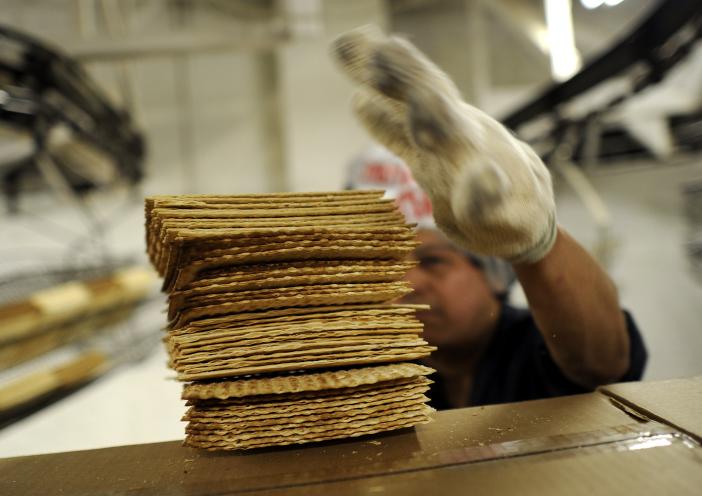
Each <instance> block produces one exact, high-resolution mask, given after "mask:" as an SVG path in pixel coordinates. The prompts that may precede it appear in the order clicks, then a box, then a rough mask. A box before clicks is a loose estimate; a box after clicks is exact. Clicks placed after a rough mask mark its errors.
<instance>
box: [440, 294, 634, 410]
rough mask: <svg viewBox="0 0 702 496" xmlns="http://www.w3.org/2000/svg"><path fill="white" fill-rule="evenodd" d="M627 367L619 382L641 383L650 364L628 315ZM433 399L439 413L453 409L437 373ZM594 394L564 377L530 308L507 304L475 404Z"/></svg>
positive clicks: (482, 365) (480, 371)
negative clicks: (523, 308)
mask: <svg viewBox="0 0 702 496" xmlns="http://www.w3.org/2000/svg"><path fill="white" fill-rule="evenodd" d="M624 315H625V317H626V327H627V332H628V333H629V341H630V352H629V358H630V360H629V369H628V370H627V371H626V373H625V374H624V375H623V376H622V377H621V378H620V379H619V381H617V382H624V381H637V380H640V379H641V376H642V375H643V371H644V367H645V365H646V358H647V353H646V347H645V346H644V343H643V339H642V338H641V334H640V333H639V330H638V329H637V327H636V324H635V323H634V320H633V319H632V318H631V315H629V313H628V312H626V311H625V312H624ZM430 378H431V379H432V380H433V381H434V384H432V388H431V391H430V392H429V397H430V399H431V401H430V404H431V405H432V406H433V407H434V408H436V409H437V410H442V409H447V408H452V405H451V404H450V403H449V401H448V398H447V397H446V393H445V389H444V384H443V381H442V378H441V377H440V376H439V375H438V374H433V375H432V376H430ZM589 391H590V390H589V389H587V388H584V387H582V386H580V385H578V384H575V383H573V382H572V381H570V380H569V379H568V378H566V377H565V376H564V375H563V373H562V372H561V370H560V369H559V368H558V366H557V365H556V363H555V362H554V361H553V358H551V355H550V354H549V352H548V348H547V347H546V343H545V342H544V338H543V337H542V336H541V333H540V332H539V329H538V328H537V327H536V323H535V322H534V318H533V317H532V316H531V313H529V312H528V311H527V310H522V309H517V308H514V307H511V306H509V305H503V306H502V311H501V314H500V318H499V320H498V323H497V328H496V329H495V331H494V333H493V335H492V337H491V340H490V343H489V344H488V347H487V348H486V350H485V354H484V355H483V356H482V358H481V360H480V362H479V363H478V366H477V369H476V374H475V378H474V381H473V388H472V390H471V393H470V402H469V404H470V405H471V406H478V405H489V404H495V403H510V402H514V401H525V400H535V399H540V398H551V397H554V396H564V395H569V394H578V393H586V392H589Z"/></svg>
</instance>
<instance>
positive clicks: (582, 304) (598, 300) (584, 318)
mask: <svg viewBox="0 0 702 496" xmlns="http://www.w3.org/2000/svg"><path fill="white" fill-rule="evenodd" d="M514 268H515V271H516V273H517V277H518V278H519V281H520V282H521V284H522V287H523V288H524V292H525V294H526V297H527V300H528V301H529V307H530V308H531V311H532V314H533V316H534V319H535V320H536V324H537V326H538V327H539V329H540V331H541V333H542V334H543V337H544V340H545V341H546V345H547V346H548V349H549V350H550V352H551V356H552V357H553V359H554V361H555V362H556V364H557V365H558V367H559V368H560V369H561V371H562V372H563V373H564V374H565V376H566V377H568V378H569V379H570V380H572V381H573V382H575V383H577V384H580V385H582V386H584V387H587V388H592V387H595V386H597V385H599V384H604V383H608V382H613V381H616V380H618V379H620V378H621V377H622V376H623V375H624V373H625V372H626V370H627V369H628V367H629V338H628V334H627V330H626V323H625V320H624V315H623V313H622V310H621V309H620V308H619V301H618V296H617V289H616V287H615V286H614V283H613V282H612V281H611V280H610V278H609V277H608V276H607V274H606V273H605V272H604V271H603V270H602V268H601V267H600V266H599V264H598V263H597V262H596V261H595V260H594V259H593V258H592V257H591V256H590V255H589V254H588V252H587V251H586V250H585V249H584V248H583V247H582V246H580V245H579V244H578V242H577V241H575V240H574V239H573V238H572V237H571V236H570V235H569V234H568V233H566V232H565V231H564V230H563V229H559V230H558V234H557V237H556V242H555V244H554V246H553V248H552V249H551V250H550V251H549V252H548V254H547V255H546V256H545V257H544V258H542V259H541V260H539V261H538V262H535V263H524V264H518V265H515V267H514Z"/></svg>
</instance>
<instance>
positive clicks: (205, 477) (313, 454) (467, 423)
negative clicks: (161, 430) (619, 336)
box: [0, 393, 641, 496]
mask: <svg viewBox="0 0 702 496" xmlns="http://www.w3.org/2000/svg"><path fill="white" fill-rule="evenodd" d="M607 429H610V430H611V429H614V430H615V431H617V430H618V431H621V432H623V433H624V434H627V433H628V434H629V435H631V433H632V432H636V431H638V430H639V429H641V426H640V424H639V423H638V422H637V421H636V420H634V419H632V418H631V417H630V416H628V415H627V414H625V413H624V412H622V411H621V410H619V409H617V408H614V407H613V406H612V405H611V404H610V402H609V401H608V400H607V399H606V398H605V397H604V396H602V395H600V394H597V393H593V394H585V395H577V396H571V397H565V398H560V399H555V400H538V401H531V402H526V403H520V404H506V405H494V406H486V407H478V408H467V409H460V410H451V411H445V412H439V413H437V414H436V416H435V421H434V422H431V423H429V424H426V425H421V426H418V427H417V428H416V429H407V430H403V431H397V432H394V433H389V434H384V435H374V436H369V437H365V438H360V439H356V440H347V441H341V442H328V443H322V444H318V445H309V446H302V447H297V448H295V447H291V448H282V449H268V450H259V451H255V452H247V453H210V452H205V451H201V450H196V449H191V448H185V447H182V446H181V444H180V442H168V443H157V444H147V445H135V446H123V447H115V448H106V449H100V450H90V451H77V452H69V453H59V454H49V455H38V456H29V457H18V458H7V459H0V494H49V493H53V494H56V493H63V494H72V495H75V496H82V495H87V494H96V493H99V494H125V493H128V494H139V495H151V494H188V495H214V494H233V493H236V492H240V491H246V490H255V489H275V488H282V487H291V486H299V485H304V484H315V483H320V482H323V481H339V480H353V479H358V478H364V477H371V476H375V475H382V474H388V473H397V472H407V471H414V470H421V469H427V468H434V467H440V466H447V465H455V464H461V463H464V462H465V461H466V460H467V459H469V458H470V457H473V458H475V457H478V458H480V457H483V456H493V455H494V456H496V457H498V458H499V457H501V456H502V455H500V453H497V454H495V450H494V449H492V448H491V446H492V445H494V444H499V445H506V446H509V444H508V443H509V442H510V441H517V442H524V441H525V440H530V439H542V440H543V439H545V438H549V439H550V440H548V442H547V443H546V444H552V443H555V444H558V442H561V443H566V444H568V443H571V444H572V443H575V444H580V443H581V440H579V439H578V438H577V436H578V435H583V434H586V435H587V436H590V433H592V432H596V431H601V430H607ZM615 434H616V432H615ZM554 436H556V438H553V437H554ZM572 436H576V437H575V438H573V439H572V440H571V438H572ZM558 439H560V441H558ZM505 443H507V444H505ZM535 446H537V448H538V447H539V446H541V447H542V448H543V446H544V443H543V442H540V443H536V444H535ZM466 449H468V450H469V451H468V452H466V451H465V450H466ZM471 449H473V450H477V451H470V450H471ZM490 453H493V455H490ZM467 457H468V458H467ZM488 463H492V462H488ZM38 474H41V476H38Z"/></svg>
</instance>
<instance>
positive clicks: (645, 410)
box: [600, 376, 702, 492]
mask: <svg viewBox="0 0 702 496" xmlns="http://www.w3.org/2000/svg"><path fill="white" fill-rule="evenodd" d="M600 391H601V392H602V393H603V394H606V395H608V396H611V397H613V398H615V399H616V400H617V401H620V402H622V403H624V404H625V405H626V406H628V407H630V408H633V409H635V410H636V411H638V412H640V413H642V414H643V415H645V416H646V417H648V418H650V419H654V420H658V421H660V422H663V423H666V424H668V425H672V426H674V427H676V428H678V429H680V430H681V431H683V432H685V433H687V434H689V435H690V436H692V437H694V438H696V439H697V440H698V441H702V376H697V377H690V378H686V379H672V380H668V381H656V382H628V383H622V384H612V385H609V386H604V387H602V388H600ZM701 492H702V490H701Z"/></svg>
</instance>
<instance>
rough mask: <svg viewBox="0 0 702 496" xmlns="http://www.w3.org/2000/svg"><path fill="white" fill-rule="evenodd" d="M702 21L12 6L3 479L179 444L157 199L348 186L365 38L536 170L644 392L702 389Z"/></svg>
mask: <svg viewBox="0 0 702 496" xmlns="http://www.w3.org/2000/svg"><path fill="white" fill-rule="evenodd" d="M701 19H702V6H700V5H699V1H697V0H673V1H671V0H668V1H664V0H623V1H622V0H609V1H596V0H489V1H488V0H355V1H345V0H277V1H275V0H148V1H146V0H52V1H48V0H44V1H39V0H0V188H1V189H0V202H2V203H0V206H1V207H2V208H1V209H0V211H1V212H2V213H1V214H0V457H2V456H14V455H22V454H31V453H45V452H53V451H65V450H72V449H84V448H93V447H101V446H110V445H117V444H132V443H139V442H154V441H161V440H169V439H177V438H180V437H181V436H182V429H183V426H182V424H181V423H180V422H179V417H180V415H181V414H182V413H183V404H182V402H181V400H180V399H179V395H180V385H179V384H177V383H176V382H175V380H173V379H172V376H173V374H171V373H170V372H169V370H168V369H167V368H166V364H165V361H166V358H165V353H164V352H163V350H162V349H161V346H160V334H159V333H160V332H161V330H160V328H161V327H162V326H163V324H164V323H165V315H164V314H163V313H162V309H163V300H162V297H161V296H160V295H159V292H158V289H159V285H158V281H156V280H155V279H154V278H153V275H152V274H151V272H150V271H149V270H148V268H147V265H146V257H145V254H144V249H145V247H144V232H143V197H144V196H145V195H153V194H182V193H222V194H225V193H228V194H234V193H255V192H272V191H320V190H323V191H326V190H337V189H340V188H342V187H343V184H344V181H345V174H346V166H347V165H348V164H349V163H350V162H351V161H352V159H353V158H354V157H355V156H357V155H358V154H359V153H360V152H362V151H363V150H364V149H366V148H367V147H368V146H369V145H370V142H369V138H368V136H367V135H366V133H365V132H364V131H363V129H362V128H361V127H360V126H359V124H358V123H357V122H356V120H355V119H354V117H353V115H352V113H351V111H350V105H349V99H350V95H351V92H352V87H351V85H350V84H349V82H348V81H347V80H346V79H345V78H344V77H343V75H342V74H340V72H339V71H338V70H337V69H336V68H335V67H334V65H333V63H332V60H331V58H330V57H329V54H328V46H329V41H330V40H331V39H332V38H334V37H335V36H336V35H337V34H339V33H341V32H343V31H345V30H348V29H351V28H354V27H357V26H359V25H362V24H368V23H373V24H376V25H379V26H381V27H382V28H384V29H385V30H387V31H393V32H400V33H403V34H405V35H406V36H408V37H409V38H410V39H411V40H412V41H413V42H414V43H415V44H416V45H418V46H419V47H420V48H421V49H422V50H423V51H425V53H427V54H428V55H429V56H430V57H431V58H432V59H433V60H434V61H436V62H437V63H438V65H439V66H440V67H442V68H443V69H444V70H445V71H446V72H447V73H448V74H449V75H451V76H452V77H453V79H454V80H455V81H456V83H457V85H458V87H459V88H460V90H461V91H462V93H463V95H464V96H465V98H466V100H467V101H469V102H470V103H472V104H473V105H475V106H477V107H479V108H481V109H483V110H485V111H486V112H488V113H490V114H491V115H493V116H495V117H496V118H498V119H501V120H502V121H503V122H504V123H506V124H507V125H509V126H510V127H511V128H512V129H513V130H514V131H515V132H516V133H518V134H519V135H520V136H521V137H522V138H523V139H525V140H527V141H529V142H531V143H532V144H533V145H534V147H535V148H536V149H537V151H539V153H541V154H542V156H543V157H544V159H545V160H546V162H547V164H548V165H549V166H550V167H551V170H552V172H553V177H554V181H555V186H556V194H557V203H558V215H559V221H560V223H561V224H563V225H564V226H565V227H566V228H568V230H569V231H570V232H571V233H573V234H574V235H575V236H576V237H577V238H578V239H579V240H580V241H581V242H583V244H584V245H585V246H587V247H588V248H589V249H590V250H592V251H593V253H595V254H596V255H597V256H598V258H599V259H600V260H601V261H602V263H603V264H604V265H605V266H606V267H607V269H608V270H609V272H610V273H611V275H612V276H613V278H614V279H615V281H616V283H617V284H618V286H619V289H620V295H621V299H622V302H623V304H624V306H625V307H627V308H628V309H630V310H631V311H632V313H633V314H634V316H635V318H636V319H637V321H638V323H639V326H640V328H641V330H642V332H643V334H644V337H645V339H646V343H647V345H648V348H649V352H650V361H649V365H648V369H647V372H646V375H645V379H646V380H653V379H665V378H673V377H683V376H690V375H695V374H700V373H702V360H701V359H700V353H702V333H700V332H699V330H700V322H702V305H701V303H702V46H701V42H700V37H701V35H702V20H701ZM78 281H80V282H78ZM513 297H514V299H515V300H517V301H519V299H520V298H521V297H520V294H519V290H518V289H517V290H516V291H515V294H514V296H513ZM88 382H89V384H88V385H87V386H85V387H81V388H78V387H77V386H80V385H83V384H85V383H88ZM59 399H60V401H58V400H59Z"/></svg>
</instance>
